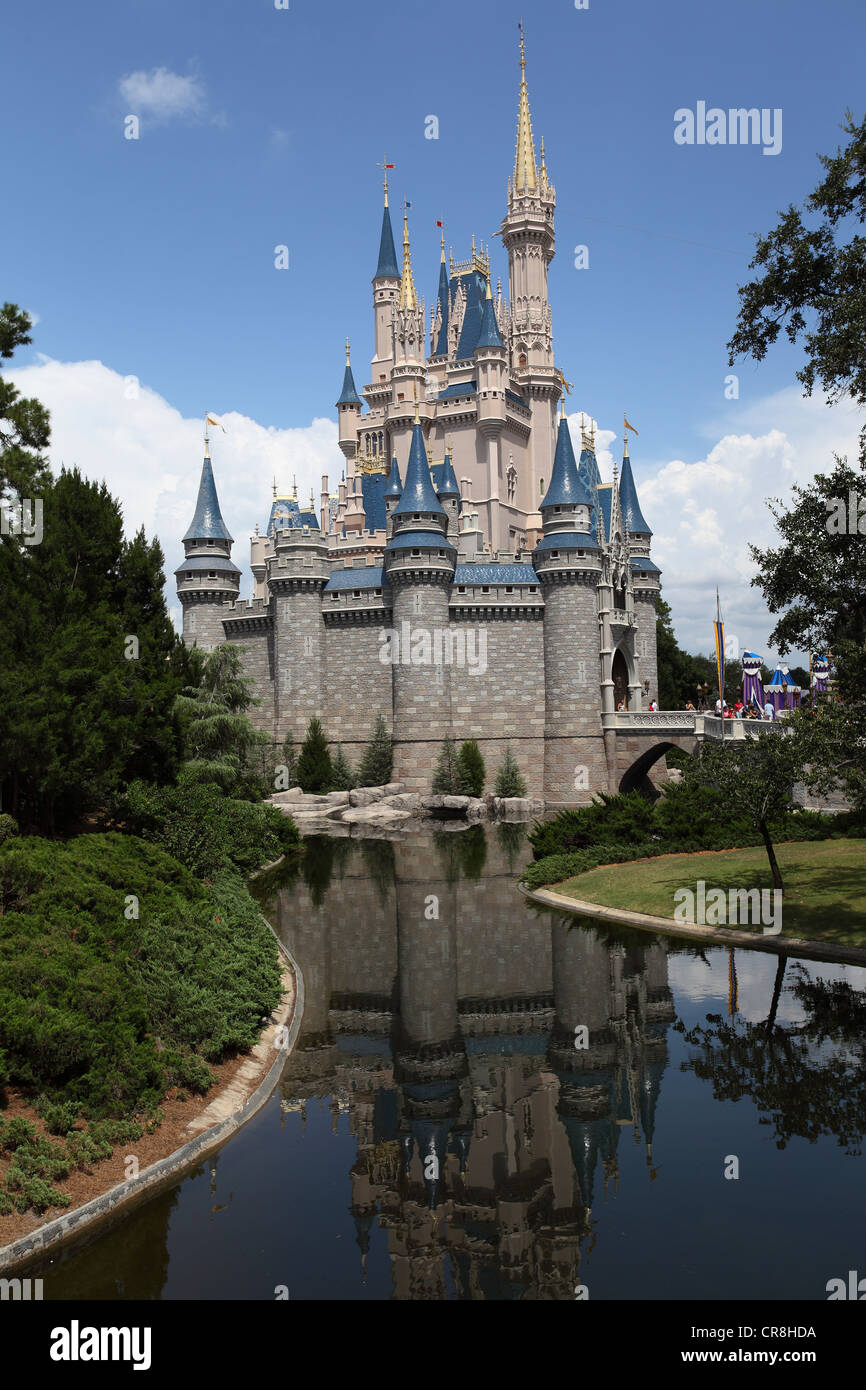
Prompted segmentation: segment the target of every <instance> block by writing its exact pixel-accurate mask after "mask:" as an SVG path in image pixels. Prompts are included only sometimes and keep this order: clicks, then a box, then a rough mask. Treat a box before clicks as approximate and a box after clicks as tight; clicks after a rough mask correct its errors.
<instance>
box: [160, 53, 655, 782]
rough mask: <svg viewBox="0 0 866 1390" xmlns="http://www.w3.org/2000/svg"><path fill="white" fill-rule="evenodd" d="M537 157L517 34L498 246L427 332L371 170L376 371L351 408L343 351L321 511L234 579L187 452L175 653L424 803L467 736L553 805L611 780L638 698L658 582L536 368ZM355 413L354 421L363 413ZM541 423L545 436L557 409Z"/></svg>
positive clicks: (449, 290)
mask: <svg viewBox="0 0 866 1390" xmlns="http://www.w3.org/2000/svg"><path fill="white" fill-rule="evenodd" d="M540 153H541V159H540V163H539V162H538V161H537V159H536V152H535V140H534V136H533V130H532V121H531V116H530V107H529V95H528V90H527V83H526V58H525V51H524V44H523V38H522V36H521V44H520V93H519V103H518V119H517V148H516V154H515V161H514V170H513V173H512V176H511V178H510V179H509V182H508V198H507V210H506V214H505V217H504V218H503V221H502V226H501V229H500V235H501V238H502V243H503V246H504V247H505V249H506V251H507V253H508V283H509V295H508V299H507V301H506V300H505V299H504V297H503V293H502V288H501V285H497V290H496V294H495V296H494V293H493V287H492V281H491V272H490V254H489V250H485V249H484V248H483V247H482V248H481V249H480V250H479V249H477V248H476V246H475V243H474V239H473V244H472V250H471V256H470V258H469V259H468V260H467V261H463V262H454V261H453V259H451V260H450V263H448V264H446V258H445V243H444V235H443V237H442V239H441V264H440V273H439V287H438V292H437V295H436V301H435V306H434V307H433V308H432V309H431V313H430V319H429V337H428V333H427V328H426V323H427V313H426V309H425V304H424V301H423V299H422V300H420V301H419V298H418V294H417V292H416V289H415V283H414V278H413V272H412V258H411V247H410V239H409V226H408V213H407V209H406V207H404V209H403V253H402V265H401V266H398V264H397V254H396V249H395V243H394V235H393V228H392V222H391V212H390V208H389V203H388V179H387V169H386V173H385V197H384V210H383V216H382V230H381V236H380V242H379V258H378V263H377V265H376V272H375V275H374V276H373V282H372V283H373V316H374V354H373V359H372V365H371V372H370V377H371V380H370V382H369V383H368V384H367V385H365V386H364V388H363V399H362V396H361V395H359V393H358V391H357V388H356V386H355V380H354V375H353V372H352V367H351V364H350V359H349V346H348V344H347V345H346V367H345V373H344V377H343V388H342V391H341V393H340V397H339V400H338V401H337V411H338V420H339V444H340V449H341V451H342V453H343V455H344V459H345V473H344V478H343V481H341V483H340V484H339V489H338V493H337V495H336V496H335V497H332V496H331V495H330V492H329V488H328V478H327V475H325V476H324V477H323V478H322V490H321V498H320V507H319V511H318V514H317V513H316V510H315V504H314V501H313V499H312V497H311V500H310V508H309V510H302V509H301V507H300V505H299V503H298V501H297V496H296V495H295V496H293V497H291V498H288V497H278V496H277V495H276V487H275V489H274V494H275V495H274V500H273V505H272V507H271V514H270V518H269V521H268V525H267V529H266V533H265V534H264V535H259V534H256V535H255V536H254V537H253V538H252V540H251V568H252V573H253V578H254V596H253V598H252V599H251V600H250V601H239V600H238V593H239V584H240V570H239V569H238V567H237V566H236V565H235V564H234V562H233V561H232V558H231V548H232V544H233V540H232V537H231V535H230V533H229V530H228V528H227V526H226V524H225V522H224V521H223V518H222V514H221V512H220V507H219V501H218V498H217V492H216V486H215V482H214V476H213V470H212V466H211V461H210V457H209V450H208V447H207V445H206V448H205V459H204V464H203V468H202V475H201V483H200V487H199V494H198V501H197V505H196V510H195V515H194V517H193V520H192V522H191V524H190V527H189V529H188V530H187V532H186V535H185V536H184V538H183V543H184V551H185V559H184V561H183V563H182V564H181V565H180V566H179V567H178V569H177V571H176V578H177V592H178V597H179V599H180V602H181V605H182V608H183V635H184V641H185V642H187V643H189V644H196V645H198V646H199V647H201V648H203V649H205V650H210V649H212V648H213V647H214V646H216V645H217V644H219V643H221V642H225V641H227V642H231V643H233V644H235V645H237V646H238V647H239V648H241V650H242V652H243V659H244V667H245V671H246V674H247V676H248V677H249V678H250V679H251V681H252V684H253V689H254V692H255V695H256V697H257V699H258V701H259V703H258V705H257V706H256V707H255V715H254V718H255V721H256V722H257V724H258V725H259V727H260V728H262V729H263V730H266V731H268V732H269V733H270V734H271V735H272V737H273V738H274V740H275V741H277V742H281V741H282V740H283V739H284V738H285V736H286V735H287V734H288V733H291V734H292V735H293V736H294V738H295V739H296V740H300V739H302V738H303V735H304V732H305V729H306V726H307V723H308V721H309V719H310V718H311V717H312V716H313V715H317V716H318V717H319V718H320V719H321V720H322V723H323V725H324V728H325V732H326V734H327V736H328V738H329V740H330V741H331V742H332V745H336V743H337V742H340V743H342V745H343V747H344V749H345V751H346V752H347V754H348V755H349V757H350V758H352V757H356V756H357V755H358V754H359V752H360V749H361V746H362V745H363V744H365V743H366V742H367V741H368V740H369V738H370V736H371V734H372V731H373V726H374V724H375V720H376V715H377V714H378V713H380V712H381V713H382V714H384V716H385V718H386V720H387V722H388V724H389V727H390V728H391V730H392V733H393V737H394V777H395V779H396V780H399V781H401V782H403V783H404V784H405V785H406V786H407V787H408V788H410V789H414V790H423V791H429V789H430V783H431V779H432V773H433V768H434V766H435V762H436V757H437V754H438V751H439V748H440V745H441V742H442V739H443V738H444V737H445V736H446V735H448V734H450V735H451V736H452V737H453V738H454V739H455V740H456V741H462V740H463V739H467V738H475V739H477V741H478V743H479V746H480V748H481V751H482V753H483V755H484V758H485V761H486V763H487V766H488V770H489V775H490V780H491V781H492V776H493V774H494V772H495V770H496V768H497V767H498V766H499V764H500V763H501V761H502V758H503V757H504V754H505V751H506V748H507V747H508V746H509V745H510V747H511V751H512V753H513V755H514V756H515V758H516V760H517V762H518V764H519V766H520V769H521V772H522V773H523V776H524V778H525V779H526V782H527V784H528V791H529V794H530V795H531V796H535V797H542V798H543V799H544V800H545V801H546V802H547V803H548V804H550V805H574V804H579V803H581V802H584V801H587V800H589V799H591V796H592V795H593V793H595V792H597V791H607V790H609V789H610V790H615V789H616V786H617V785H618V782H619V778H618V773H617V767H616V755H615V751H614V743H615V740H614V738H613V733H612V730H611V727H610V725H611V720H610V719H605V718H604V716H606V715H612V714H613V713H614V711H615V710H617V709H619V708H623V709H628V710H630V711H640V710H641V709H642V708H645V707H646V702H647V700H648V699H649V698H650V697H652V696H653V695H654V694H656V692H657V688H658V687H657V672H656V628H655V606H656V600H657V597H658V593H659V573H660V571H659V570H658V568H657V566H656V565H655V564H654V563H653V561H652V559H651V556H650V541H651V532H650V529H649V526H648V525H647V523H646V521H645V520H644V517H643V514H642V512H641V508H640V504H639V501H638V495H637V489H636V487H635V482H634V477H633V474H632V469H631V463H630V461H629V456H628V443H627V441H626V443H625V445H624V456H623V461H622V467H621V470H619V471H618V470H616V469H614V475H613V481H612V483H608V484H605V483H603V482H602V480H601V474H600V472H599V468H598V463H597V461H596V455H595V446H594V437H593V435H592V434H591V433H587V432H584V435H583V440H582V449H581V452H580V458H579V460H578V459H577V458H576V456H575V452H574V449H573V446H572V441H571V435H570V432H569V427H568V422H567V420H566V417H565V400H564V394H563V392H564V389H565V388H566V386H567V383H566V382H565V378H564V375H563V373H562V372H561V371H560V369H559V368H558V367H556V365H555V364H554V356H553V324H552V316H551V309H550V303H549V298H548V267H549V265H550V262H551V261H552V259H553V255H554V243H555V238H554V208H555V203H556V194H555V190H554V188H553V185H552V184H551V182H550V179H549V176H548V171H547V165H546V157H545V150H544V142H543V141H542V142H541V147H540ZM365 403H366V407H367V408H366V411H365V409H364V404H365ZM558 410H559V419H558V421H557V413H558Z"/></svg>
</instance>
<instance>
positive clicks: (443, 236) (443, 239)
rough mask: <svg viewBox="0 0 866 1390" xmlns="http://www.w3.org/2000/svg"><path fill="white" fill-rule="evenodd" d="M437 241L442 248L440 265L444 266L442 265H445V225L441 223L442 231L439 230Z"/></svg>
mask: <svg viewBox="0 0 866 1390" xmlns="http://www.w3.org/2000/svg"><path fill="white" fill-rule="evenodd" d="M439 241H440V245H441V247H442V264H443V265H444V264H445V223H444V222H443V223H442V229H441V231H440V233H439Z"/></svg>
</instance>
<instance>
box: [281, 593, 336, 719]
mask: <svg viewBox="0 0 866 1390" xmlns="http://www.w3.org/2000/svg"><path fill="white" fill-rule="evenodd" d="M273 604H274V663H275V673H276V682H275V699H274V705H275V709H274V721H275V735H276V737H277V739H278V740H282V739H284V738H285V736H286V734H287V733H291V734H292V735H293V736H294V738H295V740H296V741H298V742H299V741H300V740H302V739H303V737H304V734H305V732H306V728H307V724H308V723H309V721H310V720H311V719H312V718H313V716H314V715H315V716H317V717H318V718H319V719H322V720H324V714H325V702H324V693H323V692H324V668H325V629H324V625H323V622H322V591H321V586H319V585H316V584H306V583H297V584H292V583H288V584H287V583H284V582H283V583H280V585H279V586H278V589H277V592H276V593H275V594H274V598H273Z"/></svg>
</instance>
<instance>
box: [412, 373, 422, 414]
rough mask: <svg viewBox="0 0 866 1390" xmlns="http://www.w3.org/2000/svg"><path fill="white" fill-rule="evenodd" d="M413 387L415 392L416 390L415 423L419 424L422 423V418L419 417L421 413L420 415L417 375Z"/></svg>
mask: <svg viewBox="0 0 866 1390" xmlns="http://www.w3.org/2000/svg"><path fill="white" fill-rule="evenodd" d="M412 387H413V390H414V392H415V424H416V425H419V424H420V423H421V420H420V417H419V415H418V380H417V377H416V379H415V380H414V381H413V382H412Z"/></svg>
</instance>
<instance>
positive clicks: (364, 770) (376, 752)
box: [355, 714, 394, 787]
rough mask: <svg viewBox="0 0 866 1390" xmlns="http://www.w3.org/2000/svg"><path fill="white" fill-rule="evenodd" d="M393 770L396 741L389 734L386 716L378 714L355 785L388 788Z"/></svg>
mask: <svg viewBox="0 0 866 1390" xmlns="http://www.w3.org/2000/svg"><path fill="white" fill-rule="evenodd" d="M393 768H394V740H393V739H392V737H391V735H390V734H389V732H388V726H387V724H386V723H385V718H384V716H383V715H381V714H377V716H376V727H375V728H374V730H373V737H372V739H371V741H370V742H369V743H368V744H367V747H366V748H365V750H364V755H363V757H362V758H361V762H360V765H359V767H358V772H357V778H356V782H355V785H356V786H358V787H384V786H387V784H388V783H389V782H390V780H391V773H392V771H393Z"/></svg>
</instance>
